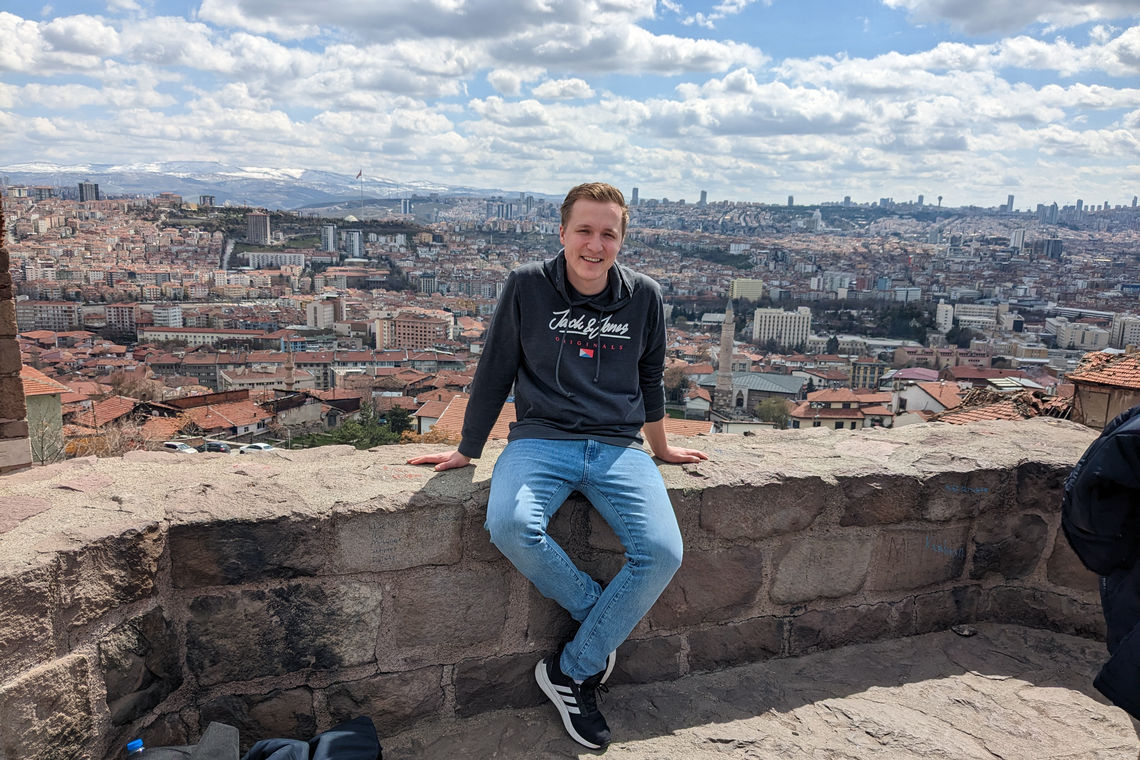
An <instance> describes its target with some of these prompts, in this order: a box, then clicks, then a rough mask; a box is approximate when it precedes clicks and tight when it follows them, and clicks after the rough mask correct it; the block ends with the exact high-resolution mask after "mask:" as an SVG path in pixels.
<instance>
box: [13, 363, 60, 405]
mask: <svg viewBox="0 0 1140 760" xmlns="http://www.w3.org/2000/svg"><path fill="white" fill-rule="evenodd" d="M20 382H21V383H22V384H23V386H24V396H54V395H56V394H59V395H60V397H61V398H62V396H63V394H64V393H67V386H66V385H63V384H62V383H57V382H56V381H55V380H52V379H51V378H50V377H48V376H47V375H45V374H44V373H43V372H40V371H39V370H38V369H36V368H35V367H29V366H27V365H21V366H20Z"/></svg>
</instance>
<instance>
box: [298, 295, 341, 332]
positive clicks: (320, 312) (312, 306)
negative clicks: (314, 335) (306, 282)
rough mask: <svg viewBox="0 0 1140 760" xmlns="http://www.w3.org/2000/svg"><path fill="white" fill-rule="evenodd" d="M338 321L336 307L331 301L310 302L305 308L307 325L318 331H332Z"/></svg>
mask: <svg viewBox="0 0 1140 760" xmlns="http://www.w3.org/2000/svg"><path fill="white" fill-rule="evenodd" d="M335 321H336V305H335V304H334V303H333V302H332V301H331V300H325V301H309V303H308V305H307V306H305V324H306V325H308V326H309V327H315V328H317V329H318V330H329V329H332V326H333V322H335Z"/></svg>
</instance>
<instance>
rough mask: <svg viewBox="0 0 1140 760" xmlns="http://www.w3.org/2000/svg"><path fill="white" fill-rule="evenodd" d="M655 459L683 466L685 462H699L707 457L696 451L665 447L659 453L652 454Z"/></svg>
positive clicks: (703, 453)
mask: <svg viewBox="0 0 1140 760" xmlns="http://www.w3.org/2000/svg"><path fill="white" fill-rule="evenodd" d="M653 455H654V456H655V457H657V458H658V459H660V460H661V461H662V462H668V463H669V464H685V463H686V462H701V461H704V460H705V459H708V458H709V455H708V454H706V453H705V452H703V451H700V450H698V449H685V448H681V447H680V446H666V447H665V448H664V449H663V450H662V451H660V452H654V454H653Z"/></svg>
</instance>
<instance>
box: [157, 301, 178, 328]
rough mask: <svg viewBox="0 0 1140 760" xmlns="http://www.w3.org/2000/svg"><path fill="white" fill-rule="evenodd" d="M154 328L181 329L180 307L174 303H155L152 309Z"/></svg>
mask: <svg viewBox="0 0 1140 760" xmlns="http://www.w3.org/2000/svg"><path fill="white" fill-rule="evenodd" d="M153 314H154V326H155V327H182V326H183V325H182V307H181V306H180V305H178V304H176V303H156V304H155V305H154V309H153Z"/></svg>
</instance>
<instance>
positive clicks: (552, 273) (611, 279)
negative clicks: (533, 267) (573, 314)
mask: <svg viewBox="0 0 1140 760" xmlns="http://www.w3.org/2000/svg"><path fill="white" fill-rule="evenodd" d="M542 269H543V272H545V274H546V277H547V278H548V279H549V280H550V282H551V283H552V284H553V285H554V289H555V290H557V291H558V294H559V295H561V296H562V298H564V299H565V300H566V303H568V304H569V305H571V306H585V307H587V308H590V309H594V310H596V311H598V312H600V313H602V314H607V313H609V312H613V311H617V310H618V309H620V308H622V307H623V306H625V305H626V304H627V303H629V302H630V300H631V299H632V298H633V291H634V287H635V283H634V279H633V277H632V276H631V275H630V272H629V270H628V269H626V268H625V267H623V266H621V265H620V264H618V263H617V262H615V263H614V265H613V266H612V267H610V271H609V276H608V279H607V283H606V288H605V290H603V291H601V292H600V293H595V294H594V295H592V296H584V295H582V294H580V293H578V292H577V291H575V290H574V288H573V286H572V285H571V284H570V281H569V280H568V279H567V278H566V253H565V251H564V250H562V251H559V252H558V255H557V256H555V257H554V258H553V259H548V260H547V261H545V262H543V265H542Z"/></svg>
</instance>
